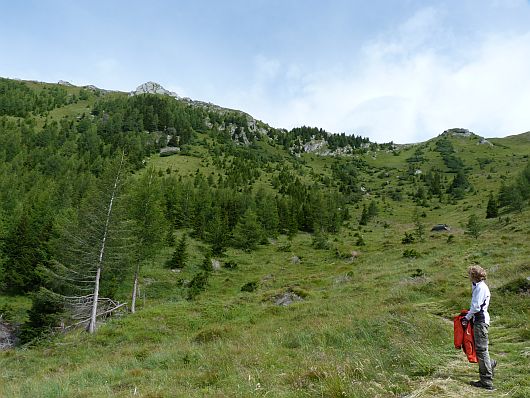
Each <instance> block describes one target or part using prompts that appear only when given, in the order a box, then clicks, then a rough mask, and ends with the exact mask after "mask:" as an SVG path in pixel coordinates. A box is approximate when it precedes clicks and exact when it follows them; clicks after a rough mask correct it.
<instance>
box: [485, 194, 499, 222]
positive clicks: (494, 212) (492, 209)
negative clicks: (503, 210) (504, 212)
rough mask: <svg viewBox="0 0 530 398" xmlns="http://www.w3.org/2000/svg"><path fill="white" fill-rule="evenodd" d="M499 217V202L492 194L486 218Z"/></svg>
mask: <svg viewBox="0 0 530 398" xmlns="http://www.w3.org/2000/svg"><path fill="white" fill-rule="evenodd" d="M498 215H499V205H498V204H497V200H496V199H495V197H494V196H493V193H490V196H489V198H488V206H487V208H486V218H495V217H497V216H498Z"/></svg>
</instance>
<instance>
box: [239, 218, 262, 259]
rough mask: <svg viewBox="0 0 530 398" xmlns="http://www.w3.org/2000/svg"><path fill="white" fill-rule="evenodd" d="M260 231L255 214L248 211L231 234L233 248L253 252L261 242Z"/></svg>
mask: <svg viewBox="0 0 530 398" xmlns="http://www.w3.org/2000/svg"><path fill="white" fill-rule="evenodd" d="M261 236H262V231H261V226H260V224H259V222H258V217H257V216H256V213H255V212H254V211H253V210H251V209H248V210H247V211H246V212H245V214H244V215H243V217H241V219H240V220H239V222H238V223H237V225H236V227H235V228H234V232H233V237H234V239H233V242H234V246H235V247H237V248H239V249H243V250H254V249H255V248H256V247H257V245H258V243H259V242H260V241H261Z"/></svg>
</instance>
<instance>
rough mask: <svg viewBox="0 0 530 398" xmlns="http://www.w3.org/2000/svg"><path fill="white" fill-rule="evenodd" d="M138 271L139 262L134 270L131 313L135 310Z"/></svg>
mask: <svg viewBox="0 0 530 398" xmlns="http://www.w3.org/2000/svg"><path fill="white" fill-rule="evenodd" d="M139 273H140V263H138V266H137V268H136V272H135V273H134V284H133V292H132V298H131V313H133V314H134V313H135V312H136V296H137V291H138V274H139Z"/></svg>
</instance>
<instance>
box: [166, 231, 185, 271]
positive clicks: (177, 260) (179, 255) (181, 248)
mask: <svg viewBox="0 0 530 398" xmlns="http://www.w3.org/2000/svg"><path fill="white" fill-rule="evenodd" d="M187 249H188V241H187V235H186V234H182V236H181V237H180V239H179V241H178V243H177V247H176V248H175V251H174V252H173V255H172V256H171V259H170V260H169V261H168V262H167V263H166V264H167V266H168V268H171V269H182V268H184V267H185V266H186V261H187V260H188V253H187Z"/></svg>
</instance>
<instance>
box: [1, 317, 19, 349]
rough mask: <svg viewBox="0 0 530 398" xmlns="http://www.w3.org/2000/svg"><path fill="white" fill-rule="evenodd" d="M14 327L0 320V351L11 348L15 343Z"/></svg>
mask: <svg viewBox="0 0 530 398" xmlns="http://www.w3.org/2000/svg"><path fill="white" fill-rule="evenodd" d="M15 336H16V333H15V327H14V326H12V325H10V324H9V323H6V322H3V321H2V319H1V318H0V350H7V349H9V348H13V347H14V346H15V344H16V342H17V340H16V337H15Z"/></svg>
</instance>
